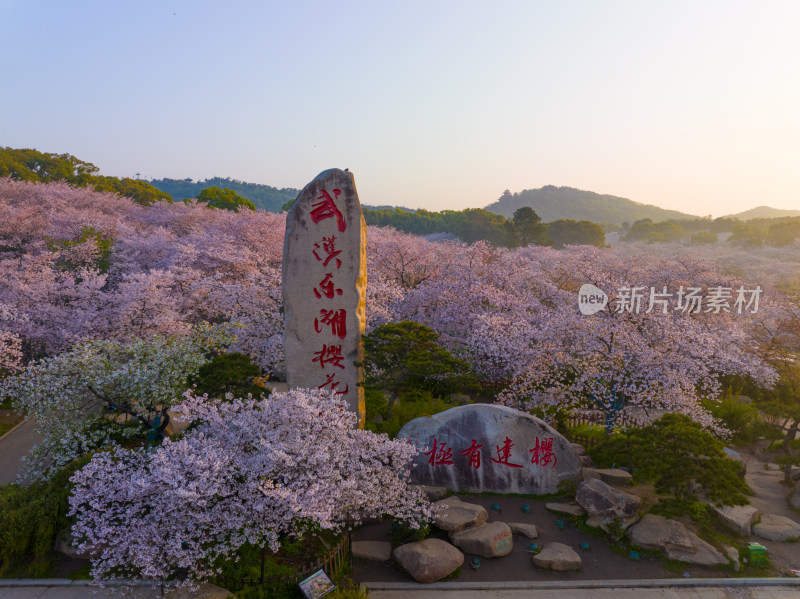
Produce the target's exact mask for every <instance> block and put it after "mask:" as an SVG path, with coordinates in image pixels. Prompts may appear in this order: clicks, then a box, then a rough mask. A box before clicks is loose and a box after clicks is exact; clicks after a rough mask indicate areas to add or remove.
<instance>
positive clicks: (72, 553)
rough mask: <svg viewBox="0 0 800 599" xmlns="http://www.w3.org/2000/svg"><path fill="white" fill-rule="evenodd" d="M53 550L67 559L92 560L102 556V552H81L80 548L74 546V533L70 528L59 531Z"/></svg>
mask: <svg viewBox="0 0 800 599" xmlns="http://www.w3.org/2000/svg"><path fill="white" fill-rule="evenodd" d="M53 549H55V550H56V551H57V552H59V553H62V554H63V555H66V556H67V557H72V558H77V559H91V558H92V557H98V556H99V555H100V550H97V551H95V552H87V553H83V552H81V551H79V550H78V548H77V547H75V546H74V545H73V544H72V531H71V529H70V527H69V526H66V527H64V528H62V529H61V530H59V531H58V534H57V535H56V538H55V541H54V542H53Z"/></svg>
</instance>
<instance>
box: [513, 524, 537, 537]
mask: <svg viewBox="0 0 800 599" xmlns="http://www.w3.org/2000/svg"><path fill="white" fill-rule="evenodd" d="M508 526H509V528H511V532H512V533H514V534H515V535H522V536H525V537H528V538H529V539H535V538H536V537H538V536H539V531H538V530H537V529H536V525H535V524H528V523H527V522H509V523H508Z"/></svg>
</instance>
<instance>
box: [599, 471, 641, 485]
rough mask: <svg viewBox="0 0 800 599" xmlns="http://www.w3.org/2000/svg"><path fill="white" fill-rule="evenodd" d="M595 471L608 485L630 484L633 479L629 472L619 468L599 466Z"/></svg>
mask: <svg viewBox="0 0 800 599" xmlns="http://www.w3.org/2000/svg"><path fill="white" fill-rule="evenodd" d="M595 472H597V474H598V475H599V476H600V480H602V481H603V482H604V483H608V484H609V485H630V484H631V481H632V480H633V476H631V473H630V472H626V471H625V470H620V469H619V468H600V469H599V470H595Z"/></svg>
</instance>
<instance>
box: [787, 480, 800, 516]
mask: <svg viewBox="0 0 800 599" xmlns="http://www.w3.org/2000/svg"><path fill="white" fill-rule="evenodd" d="M789 505H790V506H792V507H793V508H794V509H796V510H800V483H797V485H795V487H794V489H792V492H791V493H789Z"/></svg>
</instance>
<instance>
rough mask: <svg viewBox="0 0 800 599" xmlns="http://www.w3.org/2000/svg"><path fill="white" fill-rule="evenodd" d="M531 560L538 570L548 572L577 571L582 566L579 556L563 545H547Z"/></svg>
mask: <svg viewBox="0 0 800 599" xmlns="http://www.w3.org/2000/svg"><path fill="white" fill-rule="evenodd" d="M531 559H532V560H533V563H534V564H536V565H537V566H539V567H540V568H545V569H548V570H578V569H580V568H581V567H582V566H583V560H581V556H580V555H578V554H577V553H576V552H575V551H574V550H573V549H572V548H571V547H569V546H568V545H564V544H563V543H548V544H547V545H545V546H544V549H542V550H541V551H540V552H539V553H535V554H534V555H532V556H531Z"/></svg>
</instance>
